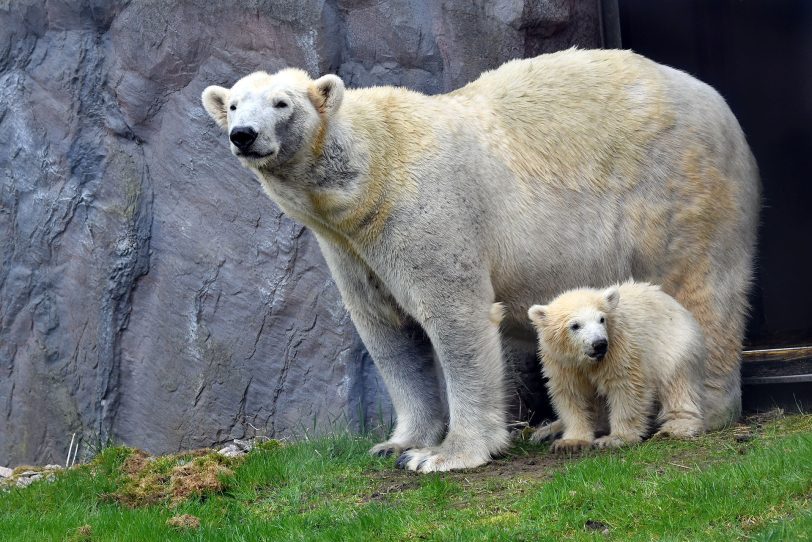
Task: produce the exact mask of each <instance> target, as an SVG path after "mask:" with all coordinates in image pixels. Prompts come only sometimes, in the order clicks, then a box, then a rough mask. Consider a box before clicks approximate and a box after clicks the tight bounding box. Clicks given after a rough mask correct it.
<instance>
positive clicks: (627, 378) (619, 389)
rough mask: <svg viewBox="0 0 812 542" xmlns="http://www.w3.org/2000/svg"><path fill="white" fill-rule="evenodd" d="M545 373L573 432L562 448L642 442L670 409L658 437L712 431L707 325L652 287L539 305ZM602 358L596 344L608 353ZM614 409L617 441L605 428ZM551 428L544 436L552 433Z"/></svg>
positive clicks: (536, 319) (573, 295) (571, 295)
mask: <svg viewBox="0 0 812 542" xmlns="http://www.w3.org/2000/svg"><path fill="white" fill-rule="evenodd" d="M528 316H529V317H530V320H531V321H532V322H533V324H534V325H535V326H536V329H537V330H538V334H539V344H540V354H541V359H542V363H543V372H544V375H545V376H546V377H547V379H548V388H549V392H550V397H551V399H552V402H553V406H554V408H555V410H556V412H557V413H558V415H559V421H560V423H561V427H560V429H561V430H563V436H562V437H561V438H560V439H559V440H556V441H555V442H553V445H552V448H551V449H552V451H554V452H560V451H574V450H579V449H582V448H584V447H587V446H596V447H617V446H622V445H625V444H629V443H635V442H639V441H640V440H641V439H642V438H643V437H644V436H645V435H646V434H647V431H648V423H649V416H650V415H652V414H654V406H655V404H659V405H660V411H659V415H658V423H660V424H661V428H660V431H659V433H658V434H661V435H673V436H676V437H684V438H685V437H693V436H696V435H698V434H700V433H701V432H702V431H704V427H705V424H704V419H703V401H704V389H703V381H704V378H705V371H704V368H705V358H706V352H705V345H704V339H703V335H702V331H701V329H700V327H699V324H698V323H697V322H696V320H695V319H694V318H693V316H691V314H690V313H689V312H688V311H687V310H685V308H683V307H682V306H681V305H680V304H679V303H677V301H676V300H674V298H672V297H671V296H669V295H668V294H665V293H664V292H662V291H661V290H660V288H659V287H657V286H652V285H650V284H648V283H635V282H626V283H624V284H621V285H619V286H614V287H611V288H608V289H605V290H596V289H591V288H581V289H576V290H570V291H568V292H565V293H563V294H561V295H559V296H558V297H556V298H555V299H554V300H553V301H552V302H550V303H549V304H548V305H534V306H532V307H531V308H530V310H529V311H528ZM607 343H608V348H607V349H606V350H605V354H604V353H603V352H604V350H602V349H601V350H600V351H599V353H598V355H596V350H595V346H596V345H597V346H598V347H600V348H605V347H606V345H607ZM604 408H607V409H608V418H609V429H610V432H609V434H608V435H606V436H603V437H600V438H598V439H595V422H596V419H597V417H598V416H599V415H600V414H601V410H602V409H604ZM549 432H550V428H549V427H544V428H541V429H540V430H539V432H538V434H536V435H534V440H539V439H541V438H544V437H547V436H548V435H549Z"/></svg>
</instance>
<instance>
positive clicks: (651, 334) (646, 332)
mask: <svg viewBox="0 0 812 542" xmlns="http://www.w3.org/2000/svg"><path fill="white" fill-rule="evenodd" d="M618 289H619V291H620V299H619V301H618V305H617V307H616V309H615V311H614V320H613V322H614V325H620V326H622V327H623V331H624V333H625V334H627V335H628V336H629V337H631V338H632V340H634V342H635V343H636V344H637V345H638V348H639V349H640V351H641V352H643V353H644V354H649V355H651V356H654V357H656V358H657V361H659V360H661V359H667V358H672V357H674V356H678V355H680V354H681V353H683V352H686V351H696V350H697V349H700V348H703V344H704V339H703V335H702V329H701V328H700V326H699V324H698V323H697V321H696V319H695V318H694V317H693V315H692V314H691V313H690V311H688V310H687V309H686V308H685V307H683V306H682V305H680V304H679V302H677V300H676V299H674V298H673V297H671V296H670V295H668V294H666V293H665V292H663V291H662V290H661V289H660V287H659V286H655V285H652V284H649V283H646V282H627V283H624V284H621V285H620V287H619V288H618Z"/></svg>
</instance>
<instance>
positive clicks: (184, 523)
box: [166, 514, 200, 530]
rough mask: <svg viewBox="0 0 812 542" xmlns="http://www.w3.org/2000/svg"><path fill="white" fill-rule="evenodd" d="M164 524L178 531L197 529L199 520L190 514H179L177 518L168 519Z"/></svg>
mask: <svg viewBox="0 0 812 542" xmlns="http://www.w3.org/2000/svg"><path fill="white" fill-rule="evenodd" d="M166 524H167V525H168V526H169V527H172V528H174V529H179V530H184V529H199V528H200V518H198V517H196V516H193V515H191V514H181V515H179V516H173V517H171V518H169V519H168V520H166Z"/></svg>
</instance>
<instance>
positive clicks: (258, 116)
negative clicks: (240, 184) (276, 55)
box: [202, 69, 344, 169]
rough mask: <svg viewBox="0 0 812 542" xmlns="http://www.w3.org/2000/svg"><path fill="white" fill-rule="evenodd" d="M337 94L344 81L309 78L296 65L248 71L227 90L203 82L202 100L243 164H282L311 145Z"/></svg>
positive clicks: (333, 108) (335, 107) (338, 103)
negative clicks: (268, 72) (275, 69)
mask: <svg viewBox="0 0 812 542" xmlns="http://www.w3.org/2000/svg"><path fill="white" fill-rule="evenodd" d="M343 97H344V83H343V82H342V81H341V79H339V78H338V77H337V76H335V75H325V76H324V77H321V78H319V79H316V80H315V81H314V80H312V79H311V78H310V77H309V76H308V75H307V74H306V73H305V72H303V71H301V70H297V69H285V70H282V71H280V72H278V73H276V74H274V75H269V74H267V73H265V72H255V73H252V74H251V75H248V76H246V77H243V78H242V79H240V80H239V81H237V83H236V84H235V85H234V86H233V87H231V88H230V89H227V88H223V87H218V86H211V87H208V88H207V89H206V90H204V91H203V95H202V100H203V107H205V108H206V111H207V112H208V113H209V115H211V118H213V119H214V120H215V122H217V124H219V125H220V127H221V128H223V129H224V130H225V131H226V132H227V133H228V139H229V141H230V142H231V152H232V153H234V155H235V156H237V158H239V159H240V162H242V164H243V165H244V166H246V167H252V168H255V169H259V168H261V167H274V166H278V165H282V164H284V163H286V162H288V161H289V160H291V159H292V158H293V157H294V156H296V154H297V153H298V152H299V151H301V150H302V149H305V148H307V147H309V146H311V145H312V144H313V142H314V138H315V137H316V134H317V131H318V130H319V127H320V126H321V124H322V122H323V121H324V120H326V119H327V118H329V117H330V116H332V115H334V114H335V112H336V111H337V110H338V108H339V107H340V106H341V101H342V99H343Z"/></svg>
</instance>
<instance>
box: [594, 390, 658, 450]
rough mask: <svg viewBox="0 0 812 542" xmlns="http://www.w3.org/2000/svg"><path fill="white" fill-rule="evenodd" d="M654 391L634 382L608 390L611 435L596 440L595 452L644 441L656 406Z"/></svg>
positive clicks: (607, 400) (607, 399)
mask: <svg viewBox="0 0 812 542" xmlns="http://www.w3.org/2000/svg"><path fill="white" fill-rule="evenodd" d="M653 399H654V397H653V390H650V389H647V388H646V384H645V383H644V382H641V381H635V380H634V379H632V378H627V379H624V380H623V381H622V382H618V383H615V385H612V386H607V391H606V402H607V406H608V407H609V431H610V432H609V434H608V435H606V436H605V437H601V438H599V439H596V440H595V443H594V446H595V447H596V448H620V447H622V446H627V445H629V444H636V443H638V442H640V441H642V440H643V436H644V435H645V434H646V432H647V430H648V420H649V418H648V415H649V412H650V411H651V408H652V406H653Z"/></svg>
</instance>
